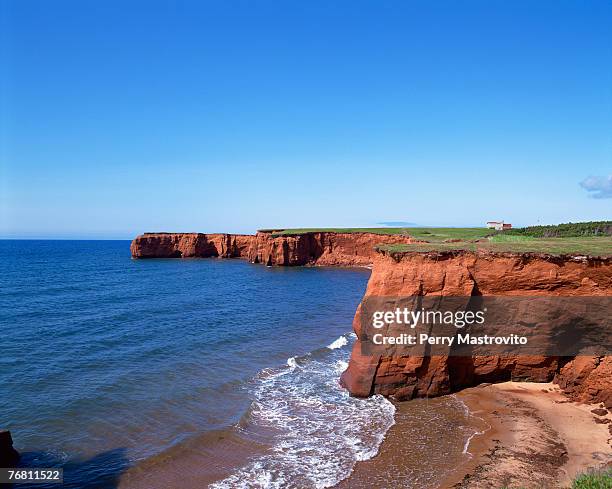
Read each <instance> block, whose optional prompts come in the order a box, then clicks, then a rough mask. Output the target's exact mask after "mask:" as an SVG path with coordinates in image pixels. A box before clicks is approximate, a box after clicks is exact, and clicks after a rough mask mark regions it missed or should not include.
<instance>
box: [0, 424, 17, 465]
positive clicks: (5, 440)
mask: <svg viewBox="0 0 612 489" xmlns="http://www.w3.org/2000/svg"><path fill="white" fill-rule="evenodd" d="M17 462H19V453H18V452H17V450H15V449H14V448H13V438H12V437H11V432H10V431H8V430H0V467H15V466H16V465H17Z"/></svg>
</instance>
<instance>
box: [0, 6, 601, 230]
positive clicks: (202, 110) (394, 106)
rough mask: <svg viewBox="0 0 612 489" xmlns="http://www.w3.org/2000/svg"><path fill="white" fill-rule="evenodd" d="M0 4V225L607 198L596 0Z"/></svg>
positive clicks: (566, 210)
mask: <svg viewBox="0 0 612 489" xmlns="http://www.w3.org/2000/svg"><path fill="white" fill-rule="evenodd" d="M0 5H1V9H2V10H1V24H0V32H1V34H0V36H1V38H0V56H1V58H2V59H1V60H0V80H1V81H0V124H1V126H0V236H5V237H85V238H87V237H103V238H131V237H133V236H134V235H136V234H138V233H141V232H144V231H202V232H207V231H208V232H215V231H227V232H250V231H254V230H255V229H257V228H259V227H262V228H263V227H304V226H375V225H376V224H377V223H379V222H383V221H407V222H411V223H417V224H420V225H450V226H463V225H483V223H484V221H486V220H490V219H505V220H506V221H509V222H512V223H513V224H516V225H528V224H536V223H558V222H567V221H581V220H600V219H610V218H612V198H611V197H612V180H611V177H610V175H611V174H612V2H610V1H608V0H604V1H589V2H585V1H583V0H576V1H563V0H554V1H546V0H538V1H537V2H534V1H532V0H529V1H519V0H512V1H505V0H504V1H501V0H483V1H470V0H465V1H455V0H453V1H436V0H427V1H425V0H424V1H409V0H398V1H396V2H394V1H384V0H378V1H375V0H372V1H369V2H365V1H358V0H347V1H331V0H329V1H315V0H309V1H304V0H301V1H286V0H283V1H281V0H279V1H257V0H248V1H246V0H245V1H231V0H227V1H225V0H218V1H214V2H212V1H210V2H207V1H193V2H187V1H167V2H160V1H142V2H135V1H109V0H104V1H101V0H99V1H82V0H78V1H74V2H68V1H60V0H54V1H44V0H40V1H29V0H15V1H8V0H0Z"/></svg>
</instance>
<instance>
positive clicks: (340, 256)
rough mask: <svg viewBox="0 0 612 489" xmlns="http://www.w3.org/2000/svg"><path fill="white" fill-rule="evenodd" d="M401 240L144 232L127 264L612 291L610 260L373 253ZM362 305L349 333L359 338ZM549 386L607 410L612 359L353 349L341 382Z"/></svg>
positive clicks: (444, 285)
mask: <svg viewBox="0 0 612 489" xmlns="http://www.w3.org/2000/svg"><path fill="white" fill-rule="evenodd" d="M410 242H411V240H410V238H409V237H407V236H399V235H379V234H374V233H330V232H313V233H303V234H299V235H293V236H286V235H282V236H273V234H272V233H270V232H259V233H257V235H255V236H250V235H233V234H200V233H146V234H144V235H142V236H138V237H137V238H136V239H134V241H133V242H132V244H131V252H132V256H133V257H134V258H181V257H221V258H243V259H248V260H249V261H251V262H253V263H262V264H265V265H280V266H291V265H327V266H367V265H371V264H372V263H373V264H374V267H373V272H372V275H371V277H370V281H369V283H368V287H367V291H366V296H365V298H368V297H376V296H381V297H382V296H415V295H417V296H472V295H483V296H528V297H531V296H598V295H605V296H610V295H612V259H611V258H607V259H600V258H585V257H571V256H565V257H552V256H548V255H541V254H540V255H539V254H491V253H472V252H465V251H449V252H432V253H398V254H389V253H382V252H381V253H379V252H376V251H375V247H376V245H378V244H394V243H410ZM360 315H361V308H358V310H357V313H356V315H355V319H354V323H353V327H354V330H355V332H356V334H357V335H358V338H359V335H360V332H361V331H360V328H361V325H360ZM509 379H517V380H530V381H534V382H546V381H550V380H553V379H554V380H555V381H556V382H557V383H558V384H559V385H560V386H561V387H562V388H563V389H564V390H565V391H566V392H567V393H568V394H569V395H570V396H571V397H572V398H574V399H576V400H580V401H586V402H595V401H598V402H604V403H605V404H606V405H607V406H608V407H610V408H612V357H592V356H590V357H586V356H582V357H576V358H567V357H551V356H548V357H546V356H516V355H515V356H491V355H489V356H472V357H458V356H423V357H422V356H399V357H397V356H386V357H382V356H379V357H375V356H363V355H362V354H361V349H360V340H359V339H358V341H357V342H356V344H355V347H354V349H353V352H352V355H351V360H350V362H349V367H348V369H347V370H346V371H345V372H344V373H343V375H342V383H343V384H344V385H345V386H346V387H347V388H348V389H349V391H350V392H351V393H352V394H354V395H357V396H368V395H371V394H374V393H380V394H383V395H392V396H394V397H396V398H398V399H410V398H413V397H421V396H437V395H441V394H447V393H450V392H453V391H455V390H458V389H460V388H462V387H467V386H472V385H476V384H478V383H481V382H497V381H504V380H509Z"/></svg>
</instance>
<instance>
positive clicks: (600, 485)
mask: <svg viewBox="0 0 612 489" xmlns="http://www.w3.org/2000/svg"><path fill="white" fill-rule="evenodd" d="M500 489H522V486H518V487H512V488H510V487H509V486H504V487H501V488H500ZM569 489H612V469H604V470H591V471H589V472H586V473H584V474H580V475H578V476H577V477H576V478H575V479H574V480H573V481H572V485H571V487H570V488H569Z"/></svg>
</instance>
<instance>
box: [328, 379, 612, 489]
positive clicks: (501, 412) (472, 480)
mask: <svg viewBox="0 0 612 489" xmlns="http://www.w3.org/2000/svg"><path fill="white" fill-rule="evenodd" d="M452 396H454V397H456V399H457V400H458V401H460V402H461V403H463V404H464V405H465V406H466V407H467V409H468V410H469V418H470V421H471V425H472V426H473V428H474V430H475V433H474V434H472V435H470V436H469V437H468V439H467V441H466V442H465V446H464V449H463V452H464V455H466V456H467V458H465V457H464V458H463V460H461V459H460V458H459V459H455V460H453V459H449V460H448V461H447V462H446V466H447V467H453V466H454V468H452V469H451V470H450V471H448V472H447V473H441V474H438V475H440V477H439V478H437V480H433V479H430V480H428V481H414V480H412V481H410V480H409V473H410V467H409V464H410V463H413V462H412V461H410V460H409V459H406V454H405V453H404V454H403V457H398V456H397V454H396V456H394V455H393V453H391V452H393V451H396V452H397V451H398V450H399V451H400V452H401V450H402V448H401V447H402V445H403V444H404V443H405V442H406V440H407V438H406V437H407V436H408V435H409V434H410V430H409V426H408V425H407V423H406V420H405V419H403V418H402V416H401V412H402V407H401V406H402V404H404V403H400V404H399V405H398V406H399V408H398V411H397V413H398V416H397V419H396V424H395V425H394V426H393V427H392V428H391V429H390V430H389V431H388V432H387V436H385V440H384V441H383V442H382V444H381V446H380V449H379V453H378V454H377V455H376V456H375V457H374V458H373V459H370V460H369V461H364V462H359V463H358V464H357V465H356V466H355V468H354V470H353V473H352V474H351V475H350V476H349V477H348V478H347V479H345V480H344V481H343V482H342V483H340V484H338V485H337V486H335V487H337V488H340V489H344V488H354V489H361V488H365V487H367V484H366V481H368V480H369V479H371V478H372V477H374V474H372V472H373V471H375V470H378V469H379V468H380V467H382V466H384V465H386V464H388V463H389V461H390V460H393V461H394V465H393V471H394V474H395V475H396V476H397V480H402V478H405V481H406V482H412V486H413V487H417V486H418V487H422V488H443V489H466V488H469V489H472V488H475V489H480V488H490V487H521V488H525V489H532V488H534V489H535V488H541V487H546V488H567V487H570V486H571V481H572V480H573V478H574V477H575V476H576V475H578V474H580V473H582V472H585V471H586V470H588V469H597V468H603V467H609V466H612V428H609V427H608V426H612V413H610V412H607V413H606V414H603V415H602V414H601V413H602V412H603V411H599V413H600V414H594V413H593V412H592V411H593V410H594V409H602V405H600V404H579V403H576V402H573V401H570V400H569V399H568V398H567V397H566V396H565V395H564V394H563V393H562V392H561V389H560V388H559V386H557V385H555V384H552V383H529V382H504V383H499V384H482V385H480V386H477V387H471V388H468V389H465V390H463V391H460V392H459V393H457V394H453V395H452ZM432 401H434V400H433V399H432V400H429V401H428V402H432ZM410 402H413V401H408V403H410ZM596 420H597V421H599V422H597V421H596ZM608 420H609V421H608ZM432 435H433V437H436V436H437V435H436V433H435V432H434V431H432ZM402 437H403V438H402ZM432 446H436V445H435V443H432ZM377 459H378V460H377ZM431 463H435V461H433V459H432V462H431ZM408 487H410V486H408Z"/></svg>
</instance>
